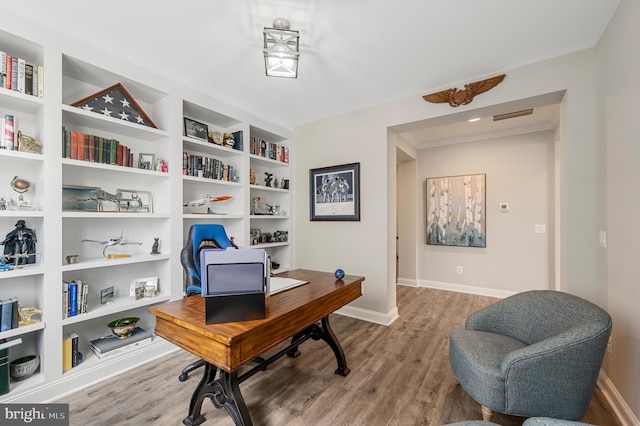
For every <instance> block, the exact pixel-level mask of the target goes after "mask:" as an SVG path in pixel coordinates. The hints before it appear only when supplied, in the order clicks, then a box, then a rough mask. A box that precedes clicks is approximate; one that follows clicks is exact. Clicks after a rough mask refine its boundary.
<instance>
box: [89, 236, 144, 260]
mask: <svg viewBox="0 0 640 426" xmlns="http://www.w3.org/2000/svg"><path fill="white" fill-rule="evenodd" d="M82 242H83V243H98V244H100V246H103V249H102V255H103V256H104V257H108V256H107V254H106V251H107V249H108V248H109V247H112V246H115V245H119V246H125V245H127V244H137V245H139V246H141V245H142V243H139V242H134V241H127V240H126V239H125V238H124V236H123V233H122V232H121V233H120V236H119V237H113V238H109V239H108V240H89V239H87V238H85V239H84V240H82Z"/></svg>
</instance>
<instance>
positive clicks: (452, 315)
mask: <svg viewBox="0 0 640 426" xmlns="http://www.w3.org/2000/svg"><path fill="white" fill-rule="evenodd" d="M495 301H496V299H492V298H489V297H482V296H474V295H468V294H463V293H454V292H448V291H442V290H433V289H425V288H410V287H402V286H400V287H398V309H399V311H400V318H399V319H398V320H397V321H395V322H394V323H393V324H392V325H391V326H389V327H385V326H380V325H376V324H371V323H368V322H364V321H360V320H356V319H352V318H347V317H343V316H340V315H332V316H331V318H330V320H331V323H332V326H333V329H334V331H335V333H336V335H337V336H338V338H339V339H340V341H341V344H342V346H343V348H344V351H345V354H346V356H347V361H348V365H349V367H350V368H351V373H350V374H349V375H348V376H347V377H342V376H338V375H336V374H334V370H335V369H336V361H335V357H334V356H333V353H332V352H331V349H329V347H328V346H327V345H326V344H325V343H324V342H322V341H313V340H309V341H307V342H306V343H304V344H303V345H302V346H301V347H300V350H301V352H302V354H301V355H300V356H299V357H297V358H294V359H292V358H288V357H283V358H281V359H280V360H278V361H276V362H275V363H274V364H272V365H271V366H269V368H268V369H267V370H266V371H265V372H261V373H259V374H257V375H255V376H253V377H252V378H250V379H248V380H247V381H245V382H244V383H243V384H242V385H241V389H242V394H243V396H244V399H245V402H246V403H247V406H248V409H249V412H250V413H251V418H252V420H253V422H254V424H255V425H256V426H298V425H299V426H303V425H304V426H306V425H309V426H318V425H320V426H322V425H331V426H342V425H354V426H355V425H362V426H365V425H366V426H379V425H380V426H386V425H394V426H395V425H402V426H407V425H434V426H435V425H443V424H447V423H452V422H456V421H462V420H474V419H481V418H482V415H481V413H480V406H479V405H478V404H477V403H476V402H475V401H473V400H472V399H471V398H470V397H469V396H468V395H467V394H466V392H465V391H464V390H463V389H462V388H461V387H460V385H459V384H457V382H456V380H455V377H454V375H453V373H452V371H451V368H450V366H449V359H448V344H449V343H448V338H449V333H450V331H451V330H452V329H453V328H460V327H462V325H463V324H464V320H465V318H466V317H467V316H468V315H469V314H470V313H472V312H474V311H476V310H478V309H480V308H482V307H484V306H486V305H488V304H491V303H493V302H495ZM194 360H195V357H193V356H192V355H190V354H188V353H186V352H184V351H181V350H180V351H177V352H174V353H173V354H171V355H168V356H166V357H164V358H161V359H160V360H157V361H154V362H152V363H149V364H147V365H145V366H143V367H140V368H138V369H136V370H134V371H131V372H128V373H125V374H123V375H120V376H118V377H115V378H113V379H110V380H108V381H105V382H103V383H100V384H98V385H95V386H92V387H90V388H87V389H84V390H81V391H78V392H76V393H75V394H72V395H70V396H67V397H65V398H63V399H61V400H59V401H56V402H61V403H69V404H70V407H69V410H70V424H71V425H72V426H98V425H109V426H111V425H117V426H126V425H161V426H163V425H180V424H182V420H183V419H184V417H186V415H187V411H188V406H189V400H190V397H191V393H192V391H193V389H194V388H195V386H196V385H197V384H198V381H199V380H200V375H201V374H202V373H201V371H202V369H200V370H199V371H198V372H196V373H195V374H194V375H193V376H192V377H190V378H189V380H187V381H186V382H180V381H178V374H179V373H180V370H181V369H182V368H183V367H184V366H185V365H187V364H189V363H190V362H192V361H194ZM202 412H203V414H204V415H205V417H206V418H207V421H206V422H205V423H204V424H205V425H220V426H227V425H233V422H232V421H231V418H230V417H229V416H228V415H227V413H226V411H224V410H217V409H216V408H215V407H214V406H213V404H212V403H211V402H210V401H209V400H206V401H205V403H204V404H203V410H202ZM493 421H494V422H496V423H499V424H501V425H503V426H515V425H521V424H522V422H523V421H524V419H522V418H515V417H509V416H504V415H499V414H496V415H495V416H494V420H493ZM583 421H584V422H587V423H591V424H597V425H602V426H618V425H620V423H619V422H618V421H617V419H616V418H615V416H614V414H613V411H612V409H611V407H610V406H609V405H608V404H607V402H606V400H605V399H604V398H603V396H602V394H601V393H600V391H599V389H596V392H595V394H594V398H593V399H592V402H591V406H590V408H589V411H588V413H587V415H586V417H585V418H584V419H583Z"/></svg>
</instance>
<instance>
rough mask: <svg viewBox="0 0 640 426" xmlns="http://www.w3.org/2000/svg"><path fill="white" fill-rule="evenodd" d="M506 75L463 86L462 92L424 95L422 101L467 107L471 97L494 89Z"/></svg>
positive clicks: (453, 91)
mask: <svg viewBox="0 0 640 426" xmlns="http://www.w3.org/2000/svg"><path fill="white" fill-rule="evenodd" d="M505 75H506V74H502V75H498V76H496V77H491V78H488V79H486V80H482V81H476V82H474V83H469V84H465V85H464V90H459V89H457V88H455V87H454V88H452V89H447V90H443V91H442V92H437V93H431V94H430V95H424V96H423V97H422V99H424V100H425V101H427V102H432V103H434V104H442V103H445V102H446V103H448V104H449V105H451V106H452V107H457V106H460V105H467V104H468V103H471V101H472V100H473V97H474V96H476V95H479V94H480V93H484V92H486V91H489V90H491V89H493V88H494V87H496V86H497V85H498V84H500V82H501V81H502V80H504V77H505Z"/></svg>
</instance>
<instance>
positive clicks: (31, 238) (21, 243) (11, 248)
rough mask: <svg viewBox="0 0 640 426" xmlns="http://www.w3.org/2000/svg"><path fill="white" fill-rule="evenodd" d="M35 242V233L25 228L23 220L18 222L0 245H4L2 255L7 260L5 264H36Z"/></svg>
mask: <svg viewBox="0 0 640 426" xmlns="http://www.w3.org/2000/svg"><path fill="white" fill-rule="evenodd" d="M36 241H37V239H36V233H35V232H34V231H33V230H32V229H29V228H27V227H26V226H25V222H24V220H19V221H18V222H17V223H16V228H15V229H14V230H13V231H11V232H9V233H8V234H7V237H6V238H5V239H4V241H2V242H1V243H0V245H4V255H5V257H6V258H7V260H6V261H5V263H13V264H14V265H26V264H29V263H36ZM20 255H28V256H20Z"/></svg>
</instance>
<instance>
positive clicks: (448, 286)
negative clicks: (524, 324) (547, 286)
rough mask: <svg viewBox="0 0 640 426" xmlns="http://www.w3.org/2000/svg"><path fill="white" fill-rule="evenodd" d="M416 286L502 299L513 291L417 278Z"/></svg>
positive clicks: (513, 292) (512, 293)
mask: <svg viewBox="0 0 640 426" xmlns="http://www.w3.org/2000/svg"><path fill="white" fill-rule="evenodd" d="M418 287H427V288H435V289H438V290H448V291H455V292H457V293H468V294H476V295H478V296H489V297H497V298H499V299H504V298H505V297H509V296H512V295H514V294H515V293H516V292H515V291H507V290H498V289H495V288H488V287H474V286H470V285H461V284H452V283H445V282H440V281H431V280H418Z"/></svg>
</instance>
